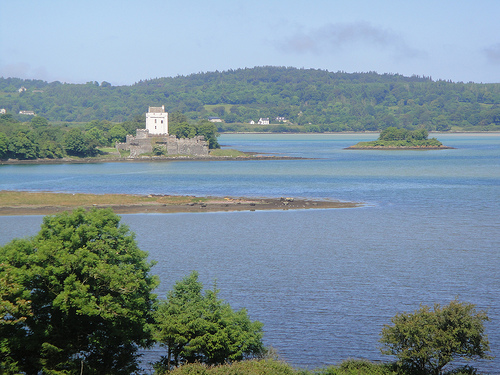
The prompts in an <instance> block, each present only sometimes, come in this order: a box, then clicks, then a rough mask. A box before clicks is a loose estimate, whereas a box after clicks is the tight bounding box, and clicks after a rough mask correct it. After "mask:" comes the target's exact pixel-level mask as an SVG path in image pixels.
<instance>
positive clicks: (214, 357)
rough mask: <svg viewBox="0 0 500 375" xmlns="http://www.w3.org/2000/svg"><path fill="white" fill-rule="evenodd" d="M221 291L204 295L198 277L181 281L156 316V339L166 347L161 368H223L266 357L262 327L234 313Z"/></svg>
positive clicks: (245, 316)
mask: <svg viewBox="0 0 500 375" xmlns="http://www.w3.org/2000/svg"><path fill="white" fill-rule="evenodd" d="M218 293H219V290H218V289H217V288H216V287H215V286H214V288H213V289H212V290H207V291H206V292H205V293H203V285H202V284H201V282H199V281H198V273H197V272H192V273H191V274H190V275H189V276H187V277H185V278H184V279H182V280H181V281H178V282H177V283H176V284H175V286H174V288H173V290H171V291H170V292H169V293H168V295H167V299H166V300H164V301H161V302H160V305H159V308H158V311H157V312H156V339H157V340H158V341H159V342H160V343H161V345H162V346H164V347H166V349H167V355H166V356H164V357H163V360H162V365H163V366H165V367H166V368H167V369H170V368H171V367H172V366H177V365H179V364H182V363H188V362H189V363H192V362H203V363H207V364H222V363H224V362H226V361H237V360H241V359H244V358H251V357H255V356H259V355H261V354H262V353H263V350H264V347H263V344H262V323H260V322H257V321H255V322H252V321H250V319H249V318H248V315H247V312H246V310H243V309H242V310H239V311H233V309H232V308H231V307H230V305H229V304H227V303H226V302H224V301H223V300H221V299H219V298H218Z"/></svg>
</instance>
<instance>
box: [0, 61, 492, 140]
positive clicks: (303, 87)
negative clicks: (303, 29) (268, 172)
mask: <svg viewBox="0 0 500 375" xmlns="http://www.w3.org/2000/svg"><path fill="white" fill-rule="evenodd" d="M21 87H24V88H25V89H26V90H25V91H22V92H19V91H18V90H19V89H20V88H21ZM160 104H161V105H163V104H164V105H165V108H166V109H167V111H168V112H181V113H184V114H185V115H186V116H187V117H188V118H189V119H190V120H199V119H206V118H208V117H209V116H217V117H220V118H221V119H222V120H224V122H225V123H224V124H221V126H220V127H219V129H220V130H222V131H226V130H238V129H239V128H238V126H241V125H239V124H248V123H249V122H250V121H255V122H257V121H258V120H259V118H269V119H270V121H271V123H275V124H278V126H282V128H281V131H287V129H288V128H290V127H291V126H295V129H296V130H299V131H308V132H323V131H363V130H369V131H376V130H382V129H384V128H386V127H389V126H394V127H398V128H407V129H410V130H412V129H416V128H422V127H424V128H426V129H427V130H429V131H431V130H438V131H447V130H452V129H460V130H499V129H500V84H478V83H472V82H469V83H463V82H451V81H441V80H439V81H433V80H432V79H431V78H430V77H420V76H412V77H405V76H402V75H398V74H377V73H375V72H369V73H345V72H336V73H333V72H328V71H324V70H314V69H296V68H290V67H256V68H251V69H238V70H229V71H225V72H217V71H216V72H209V73H198V74H192V75H189V76H178V77H170V78H155V79H150V80H145V81H140V82H137V83H135V84H134V85H131V86H112V85H111V84H110V83H108V82H102V83H100V84H99V83H98V82H88V83H87V84H63V83H60V82H52V83H48V82H44V81H39V80H21V79H16V78H0V108H5V109H6V110H7V111H8V112H9V113H14V114H18V113H19V111H21V110H30V111H34V112H35V113H36V114H38V115H40V116H43V117H46V118H47V119H49V120H50V121H63V122H88V121H92V120H99V121H101V120H107V121H113V122H124V121H126V120H130V119H132V118H133V117H134V116H138V115H142V114H143V113H145V112H146V110H147V107H148V106H150V105H160ZM277 118H282V119H281V121H282V120H283V118H284V119H285V120H287V122H280V120H276V119H277ZM266 129H267V130H269V131H271V130H272V128H266Z"/></svg>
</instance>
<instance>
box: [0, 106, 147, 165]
mask: <svg viewBox="0 0 500 375" xmlns="http://www.w3.org/2000/svg"><path fill="white" fill-rule="evenodd" d="M140 127H144V123H143V122H142V121H141V122H136V121H125V122H123V123H120V124H114V123H111V122H110V121H105V120H103V121H97V120H94V121H91V122H89V123H87V124H84V125H83V126H79V127H75V126H72V127H70V126H68V124H65V125H52V124H50V123H49V122H48V120H47V119H46V118H44V117H41V116H35V117H32V118H31V121H29V122H24V123H21V122H20V121H18V120H17V119H16V118H14V117H13V116H12V115H10V114H4V115H0V159H8V158H12V159H19V160H30V159H39V158H47V159H58V158H63V157H66V156H76V157H92V156H97V155H98V154H99V153H100V151H99V148H100V147H113V146H114V144H115V142H123V141H125V138H126V135H127V134H135V131H136V129H137V128H140Z"/></svg>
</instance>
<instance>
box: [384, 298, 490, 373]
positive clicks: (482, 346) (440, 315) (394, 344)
mask: <svg viewBox="0 0 500 375" xmlns="http://www.w3.org/2000/svg"><path fill="white" fill-rule="evenodd" d="M487 320H488V317H487V315H486V313H485V312H484V311H476V308H475V306H474V305H473V304H470V303H465V302H459V301H457V300H454V301H451V302H450V303H449V304H448V305H446V306H443V307H442V306H440V305H438V304H436V305H434V310H431V309H430V308H429V307H428V306H422V307H420V309H418V310H417V311H415V312H414V313H402V314H398V315H396V316H395V317H393V318H392V323H393V324H394V325H392V326H388V325H386V326H384V328H383V330H382V334H381V336H382V337H381V339H380V341H381V342H382V343H383V344H384V349H383V350H382V353H383V354H389V355H394V356H396V357H397V358H398V364H399V365H400V366H401V367H402V368H403V369H404V370H406V371H408V372H409V373H412V374H436V375H437V374H440V373H441V371H442V370H443V368H444V367H445V366H446V365H447V364H448V363H450V362H451V361H453V360H455V359H459V358H461V359H466V360H470V359H479V358H490V357H489V356H488V355H487V352H488V351H489V342H488V339H487V336H486V335H485V333H484V322H485V321H487Z"/></svg>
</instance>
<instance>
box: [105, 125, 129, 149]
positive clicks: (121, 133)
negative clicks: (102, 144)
mask: <svg viewBox="0 0 500 375" xmlns="http://www.w3.org/2000/svg"><path fill="white" fill-rule="evenodd" d="M126 137H127V131H126V130H125V129H124V128H123V126H121V125H115V126H113V127H112V128H111V129H109V132H108V139H109V144H111V145H114V144H115V143H116V142H125V138H126Z"/></svg>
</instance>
